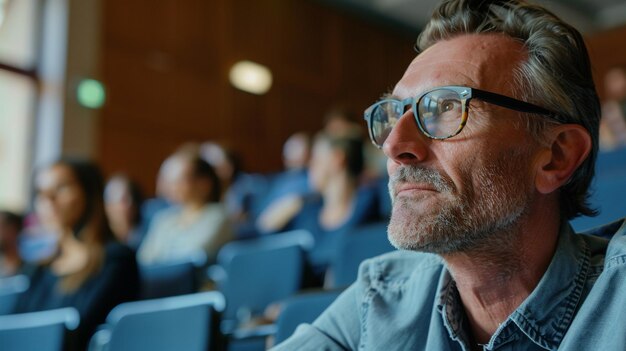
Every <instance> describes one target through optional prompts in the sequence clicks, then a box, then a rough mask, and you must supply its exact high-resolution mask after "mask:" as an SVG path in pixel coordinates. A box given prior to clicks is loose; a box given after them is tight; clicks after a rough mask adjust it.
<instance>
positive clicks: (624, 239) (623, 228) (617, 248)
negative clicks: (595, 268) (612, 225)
mask: <svg viewBox="0 0 626 351" xmlns="http://www.w3.org/2000/svg"><path fill="white" fill-rule="evenodd" d="M619 225H620V226H619V228H618V229H617V231H616V232H615V234H614V235H613V237H612V238H611V241H610V242H609V246H608V248H607V250H606V258H605V267H606V269H610V268H614V267H621V269H624V268H625V267H626V219H622V220H621V221H619Z"/></svg>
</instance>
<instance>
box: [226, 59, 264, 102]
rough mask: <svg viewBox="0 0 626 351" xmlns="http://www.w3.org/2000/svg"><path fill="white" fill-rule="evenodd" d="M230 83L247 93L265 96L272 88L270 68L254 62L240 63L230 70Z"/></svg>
mask: <svg viewBox="0 0 626 351" xmlns="http://www.w3.org/2000/svg"><path fill="white" fill-rule="evenodd" d="M229 77H230V83H231V84H232V85H233V86H234V87H235V88H237V89H239V90H243V91H245V92H248V93H251V94H256V95H263V94H265V93H267V91H268V90H270V88H271V87H272V72H271V71H270V70H269V68H267V67H265V66H263V65H260V64H258V63H255V62H252V61H239V62H237V63H236V64H234V65H233V67H232V68H231V69H230V75H229Z"/></svg>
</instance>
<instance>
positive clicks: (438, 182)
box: [389, 165, 454, 196]
mask: <svg viewBox="0 0 626 351" xmlns="http://www.w3.org/2000/svg"><path fill="white" fill-rule="evenodd" d="M402 183H424V184H429V185H430V186H432V187H433V188H434V189H435V190H437V191H438V192H452V190H453V188H454V185H453V183H452V181H451V180H450V179H448V178H447V177H444V176H443V175H442V174H441V172H439V171H437V170H434V169H428V168H423V167H419V166H415V165H402V166H400V167H398V169H396V172H395V173H394V174H393V175H391V176H390V178H389V194H391V195H392V196H393V195H395V189H396V187H397V186H398V185H400V184H402Z"/></svg>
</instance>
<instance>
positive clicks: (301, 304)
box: [274, 290, 342, 344]
mask: <svg viewBox="0 0 626 351" xmlns="http://www.w3.org/2000/svg"><path fill="white" fill-rule="evenodd" d="M341 292H342V290H329V291H320V292H311V293H306V294H301V295H295V296H292V297H290V298H288V299H287V300H285V301H284V302H283V303H282V311H281V312H280V315H279V316H278V320H277V321H276V334H275V335H274V343H275V344H279V343H281V342H283V341H284V340H285V339H287V338H288V337H289V336H291V334H293V332H294V331H295V330H296V328H297V327H298V325H300V324H302V323H312V322H313V321H314V320H315V319H316V318H317V317H318V316H319V315H320V314H322V312H324V310H325V309H326V308H327V307H328V306H330V304H331V303H333V301H335V299H336V298H337V296H339V294H341Z"/></svg>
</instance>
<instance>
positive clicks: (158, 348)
mask: <svg viewBox="0 0 626 351" xmlns="http://www.w3.org/2000/svg"><path fill="white" fill-rule="evenodd" d="M224 305H225V302H224V297H223V295H222V294H221V293H219V292H217V291H210V292H202V293H196V294H189V295H181V296H175V297H166V298H161V299H153V300H145V301H136V302H127V303H123V304H120V305H118V306H117V307H115V308H114V309H113V310H112V311H111V312H110V313H109V315H108V316H107V324H108V325H109V326H110V327H109V328H110V330H111V331H110V337H109V340H108V349H109V350H115V351H126V350H129V351H130V350H152V351H169V350H189V351H196V350H197V351H206V350H209V349H211V350H213V349H215V345H217V344H219V343H220V340H219V313H220V312H221V311H222V310H223V309H224Z"/></svg>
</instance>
